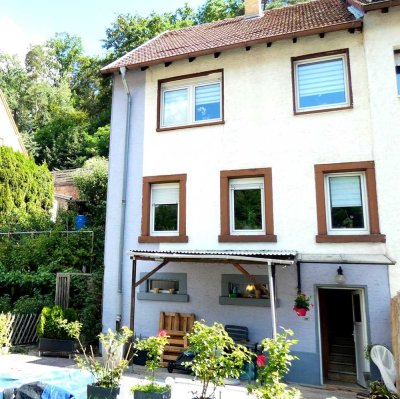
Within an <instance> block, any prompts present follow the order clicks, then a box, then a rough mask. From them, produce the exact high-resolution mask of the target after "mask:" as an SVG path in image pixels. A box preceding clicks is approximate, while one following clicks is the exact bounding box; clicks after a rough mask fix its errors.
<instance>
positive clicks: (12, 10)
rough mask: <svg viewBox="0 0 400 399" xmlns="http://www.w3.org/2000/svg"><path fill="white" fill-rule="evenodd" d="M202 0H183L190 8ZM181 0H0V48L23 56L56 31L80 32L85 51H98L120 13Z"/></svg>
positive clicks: (169, 7)
mask: <svg viewBox="0 0 400 399" xmlns="http://www.w3.org/2000/svg"><path fill="white" fill-rule="evenodd" d="M204 1H205V0H190V1H187V2H188V3H189V4H190V6H192V7H193V8H194V9H197V7H198V6H199V5H201V4H203V3H204ZM184 3H185V0H147V1H146V0H142V1H140V0H115V1H109V0H0V10H1V12H0V51H4V52H7V53H15V54H18V55H19V56H20V57H23V56H24V53H25V52H26V49H27V47H28V46H29V44H32V43H33V44H38V43H42V42H44V41H45V40H46V39H48V38H50V37H52V36H53V35H54V34H55V33H56V32H68V33H70V34H74V35H77V36H80V37H81V38H82V41H83V45H84V48H85V52H86V53H87V54H90V55H96V54H100V53H101V52H102V49H101V39H104V38H105V31H106V29H107V28H108V27H109V26H110V25H111V23H112V22H113V21H114V20H115V18H116V15H118V14H121V13H131V14H134V13H136V12H137V13H138V14H140V15H142V16H146V15H148V14H149V13H150V12H151V11H153V10H154V11H157V12H166V11H175V10H176V9H177V8H178V7H181V6H183V4H184Z"/></svg>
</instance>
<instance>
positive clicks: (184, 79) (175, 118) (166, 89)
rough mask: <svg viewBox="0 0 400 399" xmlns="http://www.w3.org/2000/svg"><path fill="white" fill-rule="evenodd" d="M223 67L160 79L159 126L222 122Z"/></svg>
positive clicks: (182, 126)
mask: <svg viewBox="0 0 400 399" xmlns="http://www.w3.org/2000/svg"><path fill="white" fill-rule="evenodd" d="M222 76H223V74H222V71H221V70H218V71H210V72H205V73H201V74H196V75H186V76H181V77H178V78H172V79H164V80H161V81H159V118H158V127H157V130H164V129H176V128H184V127H194V126H200V125H204V124H207V125H208V124H212V123H221V122H222V120H223V103H222V98H223V94H222V92H223V78H222Z"/></svg>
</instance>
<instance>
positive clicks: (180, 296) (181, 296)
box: [137, 292, 189, 302]
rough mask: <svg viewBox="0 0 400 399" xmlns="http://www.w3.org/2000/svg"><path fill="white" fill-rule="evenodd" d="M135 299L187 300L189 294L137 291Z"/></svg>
mask: <svg viewBox="0 0 400 399" xmlns="http://www.w3.org/2000/svg"><path fill="white" fill-rule="evenodd" d="M137 299H139V300H143V301H163V302H189V295H187V294H165V293H161V292H160V293H158V294H154V293H153V292H138V293H137Z"/></svg>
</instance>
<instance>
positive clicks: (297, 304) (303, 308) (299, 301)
mask: <svg viewBox="0 0 400 399" xmlns="http://www.w3.org/2000/svg"><path fill="white" fill-rule="evenodd" d="M310 300H311V297H309V296H307V295H306V294H305V293H304V292H302V291H298V292H297V296H296V298H295V299H294V307H293V310H294V311H295V312H296V314H297V316H305V315H306V314H307V312H308V311H309V310H310V306H311V304H310Z"/></svg>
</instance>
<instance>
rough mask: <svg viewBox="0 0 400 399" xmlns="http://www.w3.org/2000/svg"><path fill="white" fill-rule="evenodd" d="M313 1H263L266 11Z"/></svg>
mask: <svg viewBox="0 0 400 399" xmlns="http://www.w3.org/2000/svg"><path fill="white" fill-rule="evenodd" d="M309 1H311V0H263V6H264V10H271V9H272V8H281V7H286V6H290V5H293V4H299V3H308V2H309Z"/></svg>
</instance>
